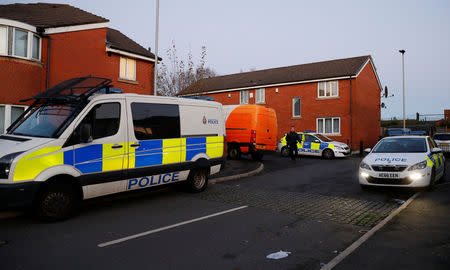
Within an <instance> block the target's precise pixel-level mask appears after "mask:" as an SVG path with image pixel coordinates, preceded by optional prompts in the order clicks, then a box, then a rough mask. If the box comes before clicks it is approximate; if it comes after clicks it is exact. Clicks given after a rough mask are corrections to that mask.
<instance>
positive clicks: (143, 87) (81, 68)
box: [49, 28, 153, 94]
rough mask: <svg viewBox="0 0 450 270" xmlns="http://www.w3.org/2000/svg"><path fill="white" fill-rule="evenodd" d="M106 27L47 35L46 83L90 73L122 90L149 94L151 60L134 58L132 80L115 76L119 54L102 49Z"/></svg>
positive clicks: (54, 82) (52, 83) (151, 85)
mask: <svg viewBox="0 0 450 270" xmlns="http://www.w3.org/2000/svg"><path fill="white" fill-rule="evenodd" d="M106 30H107V29H106V28H99V29H93V30H85V31H76V32H67V33H59V34H52V35H50V39H51V52H50V84H49V85H50V86H53V85H55V84H57V83H59V82H61V81H64V80H67V79H70V78H73V77H82V76H87V75H92V76H96V77H105V78H109V79H112V80H113V85H114V87H115V88H121V89H123V90H124V92H126V93H137V94H151V93H152V91H151V89H152V88H153V84H152V82H153V79H152V78H153V77H152V75H153V63H151V62H146V61H142V60H136V81H135V82H134V81H131V82H130V81H125V80H121V79H119V69H120V56H119V55H117V54H108V53H107V52H106V44H105V38H106Z"/></svg>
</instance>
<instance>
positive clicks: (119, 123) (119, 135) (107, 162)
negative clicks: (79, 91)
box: [70, 99, 127, 198]
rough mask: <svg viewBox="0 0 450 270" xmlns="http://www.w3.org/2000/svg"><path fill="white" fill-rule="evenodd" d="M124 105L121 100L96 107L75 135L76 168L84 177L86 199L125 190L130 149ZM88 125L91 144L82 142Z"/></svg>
mask: <svg viewBox="0 0 450 270" xmlns="http://www.w3.org/2000/svg"><path fill="white" fill-rule="evenodd" d="M124 105H125V102H124V100H121V99H117V100H114V101H108V102H104V101H103V102H98V103H94V104H92V106H90V109H87V110H86V111H87V113H86V114H84V115H83V116H82V117H81V119H82V120H81V121H80V122H79V123H78V124H77V125H76V126H77V127H76V129H75V130H74V132H73V133H72V137H71V138H70V140H72V141H73V143H74V147H73V165H74V167H75V168H76V169H78V170H79V171H80V173H81V174H82V176H81V179H82V185H83V189H84V191H85V197H86V198H90V197H96V196H101V195H106V194H111V193H116V192H120V191H122V190H123V187H122V185H121V184H120V181H119V180H121V179H123V178H124V158H125V150H126V130H127V122H126V117H124V116H125V115H126V113H125V106H124ZM84 125H88V126H90V138H89V140H88V141H87V142H81V141H80V140H79V138H80V134H81V128H82V126H84ZM114 182H116V183H114Z"/></svg>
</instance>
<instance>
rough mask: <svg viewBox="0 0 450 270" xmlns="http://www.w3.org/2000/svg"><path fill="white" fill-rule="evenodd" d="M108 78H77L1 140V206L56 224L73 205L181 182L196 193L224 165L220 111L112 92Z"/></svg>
mask: <svg viewBox="0 0 450 270" xmlns="http://www.w3.org/2000/svg"><path fill="white" fill-rule="evenodd" d="M110 88H111V80H109V79H105V78H97V77H82V78H74V79H70V80H68V81H65V82H62V83H60V84H58V85H56V86H55V87H52V88H50V89H47V90H46V91H44V92H42V93H40V94H38V95H36V96H34V97H33V98H30V99H28V100H25V101H30V100H31V101H34V102H33V104H32V105H31V106H30V107H29V108H28V109H27V110H26V111H25V112H24V113H23V114H22V115H21V116H20V117H19V119H17V120H16V121H15V122H14V123H13V124H12V125H11V126H10V127H9V128H8V131H7V133H6V134H3V135H0V157H1V158H0V203H1V204H0V207H1V206H3V207H11V206H32V207H33V208H34V209H35V210H36V213H37V214H38V215H39V216H42V217H45V218H49V219H63V218H66V217H68V216H70V214H71V213H72V212H73V210H74V209H75V207H76V205H77V202H79V201H81V200H84V199H90V198H94V197H99V196H104V195H108V194H114V193H120V192H125V191H130V190H136V189H142V188H147V187H153V186H158V185H163V184H171V183H178V182H182V181H185V182H184V184H185V185H186V186H187V187H188V188H189V189H190V190H191V191H193V192H200V191H203V190H204V189H205V188H206V187H207V184H208V176H209V175H212V174H215V173H217V172H219V171H220V169H221V168H222V166H223V162H224V136H225V125H224V122H223V112H222V105H221V104H220V103H217V102H211V101H201V100H193V99H181V98H172V97H157V96H145V95H137V94H116V93H112V91H111V90H110Z"/></svg>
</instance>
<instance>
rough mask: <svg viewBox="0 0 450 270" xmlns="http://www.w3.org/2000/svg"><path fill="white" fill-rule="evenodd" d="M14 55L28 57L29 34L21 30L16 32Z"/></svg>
mask: <svg viewBox="0 0 450 270" xmlns="http://www.w3.org/2000/svg"><path fill="white" fill-rule="evenodd" d="M14 55H15V56H20V57H27V56H28V32H26V31H23V30H19V29H15V30H14Z"/></svg>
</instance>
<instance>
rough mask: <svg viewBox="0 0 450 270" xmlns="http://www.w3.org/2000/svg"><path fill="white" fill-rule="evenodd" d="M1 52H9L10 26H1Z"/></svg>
mask: <svg viewBox="0 0 450 270" xmlns="http://www.w3.org/2000/svg"><path fill="white" fill-rule="evenodd" d="M0 54H8V28H7V27H6V26H0Z"/></svg>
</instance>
